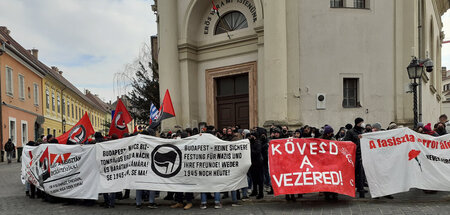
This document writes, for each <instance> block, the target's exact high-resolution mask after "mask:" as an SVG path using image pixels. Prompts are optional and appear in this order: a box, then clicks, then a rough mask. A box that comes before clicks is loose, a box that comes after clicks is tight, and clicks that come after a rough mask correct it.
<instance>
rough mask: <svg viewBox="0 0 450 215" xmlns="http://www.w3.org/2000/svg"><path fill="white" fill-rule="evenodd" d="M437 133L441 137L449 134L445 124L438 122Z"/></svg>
mask: <svg viewBox="0 0 450 215" xmlns="http://www.w3.org/2000/svg"><path fill="white" fill-rule="evenodd" d="M436 133H437V134H438V135H439V136H443V135H446V134H447V131H446V130H445V124H444V123H442V122H438V123H437V126H436Z"/></svg>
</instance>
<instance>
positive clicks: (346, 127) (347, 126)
mask: <svg viewBox="0 0 450 215" xmlns="http://www.w3.org/2000/svg"><path fill="white" fill-rule="evenodd" d="M352 128H353V125H352V124H350V123H347V125H345V129H347V131H348V130H350V129H352Z"/></svg>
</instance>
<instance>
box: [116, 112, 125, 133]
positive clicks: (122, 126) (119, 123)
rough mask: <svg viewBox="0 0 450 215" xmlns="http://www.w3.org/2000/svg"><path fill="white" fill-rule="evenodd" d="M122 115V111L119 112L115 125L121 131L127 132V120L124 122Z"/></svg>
mask: <svg viewBox="0 0 450 215" xmlns="http://www.w3.org/2000/svg"><path fill="white" fill-rule="evenodd" d="M122 114H123V113H122V111H121V112H118V113H117V115H116V121H115V125H116V128H117V129H119V130H125V128H127V125H126V124H125V120H123V117H122Z"/></svg>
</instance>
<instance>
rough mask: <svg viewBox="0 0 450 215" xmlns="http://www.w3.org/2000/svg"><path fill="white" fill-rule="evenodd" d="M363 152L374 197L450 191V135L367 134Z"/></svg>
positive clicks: (404, 131) (405, 131)
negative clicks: (410, 192) (412, 191)
mask: <svg viewBox="0 0 450 215" xmlns="http://www.w3.org/2000/svg"><path fill="white" fill-rule="evenodd" d="M361 152H362V159H363V165H364V170H365V174H366V176H367V181H368V183H369V190H370V194H371V196H372V197H373V198H375V197H380V196H386V195H390V194H394V193H399V192H405V191H408V190H409V189H410V188H419V189H425V190H441V191H450V174H449V172H450V135H445V136H440V137H433V136H430V135H426V134H419V133H416V132H414V131H412V130H411V129H409V128H399V129H395V130H389V131H381V132H374V133H368V134H364V135H363V138H362V139H361Z"/></svg>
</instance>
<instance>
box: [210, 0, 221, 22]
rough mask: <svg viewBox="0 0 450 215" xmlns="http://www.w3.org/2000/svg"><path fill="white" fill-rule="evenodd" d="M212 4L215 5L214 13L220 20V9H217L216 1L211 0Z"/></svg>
mask: <svg viewBox="0 0 450 215" xmlns="http://www.w3.org/2000/svg"><path fill="white" fill-rule="evenodd" d="M211 3H212V5H213V10H214V12H216V14H217V16H218V17H219V18H220V14H219V9H217V7H216V4H214V0H211Z"/></svg>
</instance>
